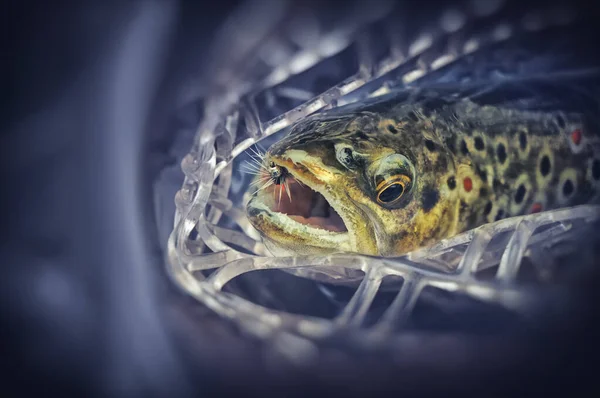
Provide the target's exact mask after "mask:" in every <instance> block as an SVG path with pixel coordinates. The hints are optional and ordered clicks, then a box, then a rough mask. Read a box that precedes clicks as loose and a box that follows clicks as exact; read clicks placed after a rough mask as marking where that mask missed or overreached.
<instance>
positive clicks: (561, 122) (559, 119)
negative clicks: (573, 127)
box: [556, 115, 567, 129]
mask: <svg viewBox="0 0 600 398" xmlns="http://www.w3.org/2000/svg"><path fill="white" fill-rule="evenodd" d="M556 124H558V127H560V128H561V129H564V128H565V126H566V125H567V123H566V122H565V118H564V117H562V116H561V115H558V116H557V117H556Z"/></svg>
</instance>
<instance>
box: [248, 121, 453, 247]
mask: <svg viewBox="0 0 600 398" xmlns="http://www.w3.org/2000/svg"><path fill="white" fill-rule="evenodd" d="M427 126H428V125H427V124H426V123H425V124H422V123H413V126H412V127H411V126H410V125H409V124H408V123H407V122H404V121H398V120H393V119H390V118H386V117H385V116H384V115H380V114H377V113H373V112H351V113H349V114H345V115H344V114H342V115H339V114H336V115H333V116H329V117H328V116H316V117H311V118H309V119H306V120H304V121H301V122H300V123H298V124H296V125H295V126H294V127H293V128H292V129H291V131H290V133H289V135H288V136H286V137H285V138H284V139H282V140H281V141H279V142H277V143H275V144H274V145H273V146H271V147H270V148H269V149H268V151H267V152H266V153H265V154H264V156H263V158H262V161H261V170H262V172H261V173H259V176H258V177H257V181H256V183H255V184H256V186H257V188H258V189H257V190H256V192H254V193H253V195H252V197H251V199H250V201H249V203H248V205H247V214H248V217H249V219H250V222H251V223H252V225H253V226H254V227H255V228H256V229H257V230H258V231H259V232H260V233H261V235H262V236H263V238H264V241H265V245H266V246H267V248H268V249H269V250H270V251H271V252H272V253H273V254H274V255H316V254H328V253H334V252H353V253H360V254H366V255H377V256H395V255H400V254H403V253H406V252H408V251H410V250H413V249H415V248H418V247H420V246H423V245H425V244H427V243H429V242H431V241H433V240H435V239H437V238H439V236H440V235H444V234H447V233H448V231H449V230H450V229H452V228H451V227H452V225H453V224H454V223H455V221H456V220H455V218H456V211H455V209H456V208H457V206H456V198H455V197H454V196H453V192H452V191H451V190H449V189H448V187H447V183H446V181H445V180H444V179H445V178H446V176H447V175H450V174H451V170H450V169H452V168H453V165H452V162H451V155H450V152H449V151H447V150H446V149H445V147H444V145H443V143H442V142H437V141H439V140H437V141H436V140H435V139H433V137H434V134H433V132H432V131H425V130H427V128H428V127H427ZM424 137H425V138H424ZM426 137H431V138H432V140H430V141H433V142H435V144H434V145H436V150H435V151H428V150H427V149H426V146H425V141H424V140H425V139H426ZM428 145H429V144H428Z"/></svg>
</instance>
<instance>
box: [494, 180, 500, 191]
mask: <svg viewBox="0 0 600 398" xmlns="http://www.w3.org/2000/svg"><path fill="white" fill-rule="evenodd" d="M492 185H493V187H494V191H498V190H499V189H500V188H502V183H501V182H500V180H499V179H497V178H494V182H493V183H492Z"/></svg>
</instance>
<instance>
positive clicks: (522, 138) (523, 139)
mask: <svg viewBox="0 0 600 398" xmlns="http://www.w3.org/2000/svg"><path fill="white" fill-rule="evenodd" d="M519 146H520V147H521V150H522V151H524V150H525V149H527V134H525V133H524V132H523V131H521V132H520V133H519Z"/></svg>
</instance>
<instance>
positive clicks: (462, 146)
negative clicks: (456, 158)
mask: <svg viewBox="0 0 600 398" xmlns="http://www.w3.org/2000/svg"><path fill="white" fill-rule="evenodd" d="M460 151H461V152H462V154H463V155H465V156H467V155H468V154H469V148H468V147H467V142H466V141H465V140H462V141H461V142H460Z"/></svg>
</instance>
